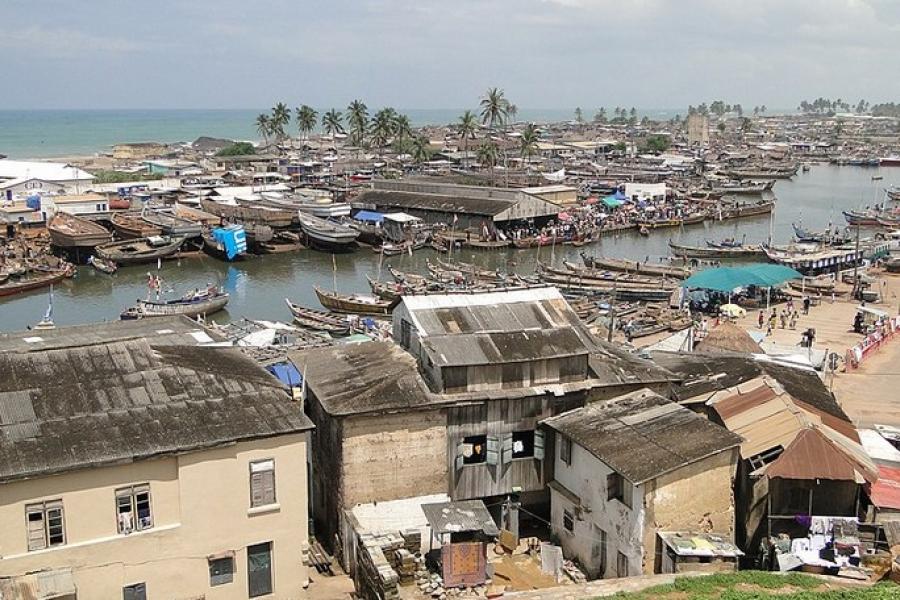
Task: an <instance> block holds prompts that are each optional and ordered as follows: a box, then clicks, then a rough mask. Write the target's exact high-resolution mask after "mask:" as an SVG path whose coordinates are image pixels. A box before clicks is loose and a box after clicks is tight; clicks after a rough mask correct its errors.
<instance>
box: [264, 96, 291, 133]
mask: <svg viewBox="0 0 900 600" xmlns="http://www.w3.org/2000/svg"><path fill="white" fill-rule="evenodd" d="M269 121H270V123H271V127H272V133H273V134H274V135H275V136H276V139H278V140H281V139H282V138H284V136H285V133H284V127H285V126H286V125H287V124H288V123H290V122H291V109H289V108H288V105H287V104H285V103H284V102H279V103H278V104H276V105H275V106H273V107H272V116H271V117H269Z"/></svg>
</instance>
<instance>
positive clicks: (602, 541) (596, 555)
mask: <svg viewBox="0 0 900 600" xmlns="http://www.w3.org/2000/svg"><path fill="white" fill-rule="evenodd" d="M594 532H595V536H594V545H593V546H592V547H591V561H592V562H593V563H594V564H595V565H597V569H598V571H597V572H598V573H600V577H605V576H606V544H607V540H606V530H605V529H601V528H599V527H597V525H596V524H594Z"/></svg>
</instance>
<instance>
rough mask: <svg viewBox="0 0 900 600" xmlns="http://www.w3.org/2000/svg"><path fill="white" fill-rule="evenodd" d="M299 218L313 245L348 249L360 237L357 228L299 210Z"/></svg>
mask: <svg viewBox="0 0 900 600" xmlns="http://www.w3.org/2000/svg"><path fill="white" fill-rule="evenodd" d="M298 220H299V221H300V227H301V228H302V229H303V233H304V234H306V237H307V238H308V239H309V242H310V244H311V245H314V246H321V247H325V248H328V249H341V250H344V249H347V248H348V247H349V246H350V245H351V244H353V243H354V242H355V241H356V238H358V237H359V232H358V231H356V230H355V229H352V228H350V227H347V226H346V225H341V224H340V223H333V222H331V221H326V220H325V219H320V218H319V217H314V216H313V215H311V214H308V213H305V212H302V211H299V214H298Z"/></svg>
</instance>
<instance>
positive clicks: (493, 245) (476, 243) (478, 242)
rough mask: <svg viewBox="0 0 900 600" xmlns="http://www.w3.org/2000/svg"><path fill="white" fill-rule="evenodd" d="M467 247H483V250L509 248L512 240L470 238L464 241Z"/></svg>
mask: <svg viewBox="0 0 900 600" xmlns="http://www.w3.org/2000/svg"><path fill="white" fill-rule="evenodd" d="M464 244H465V247H466V248H481V249H482V250H498V249H500V248H508V247H509V246H510V244H512V242H510V241H509V240H482V239H476V238H469V239H468V240H466V241H465V242H464Z"/></svg>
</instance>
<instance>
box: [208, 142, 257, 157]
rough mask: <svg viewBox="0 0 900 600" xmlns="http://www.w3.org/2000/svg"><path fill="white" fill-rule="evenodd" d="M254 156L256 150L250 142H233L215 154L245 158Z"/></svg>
mask: <svg viewBox="0 0 900 600" xmlns="http://www.w3.org/2000/svg"><path fill="white" fill-rule="evenodd" d="M248 154H256V148H255V147H254V146H253V144H251V143H250V142H235V143H233V144H232V145H230V146H228V147H226V148H222V149H221V150H219V151H218V152H216V156H246V155H248Z"/></svg>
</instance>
